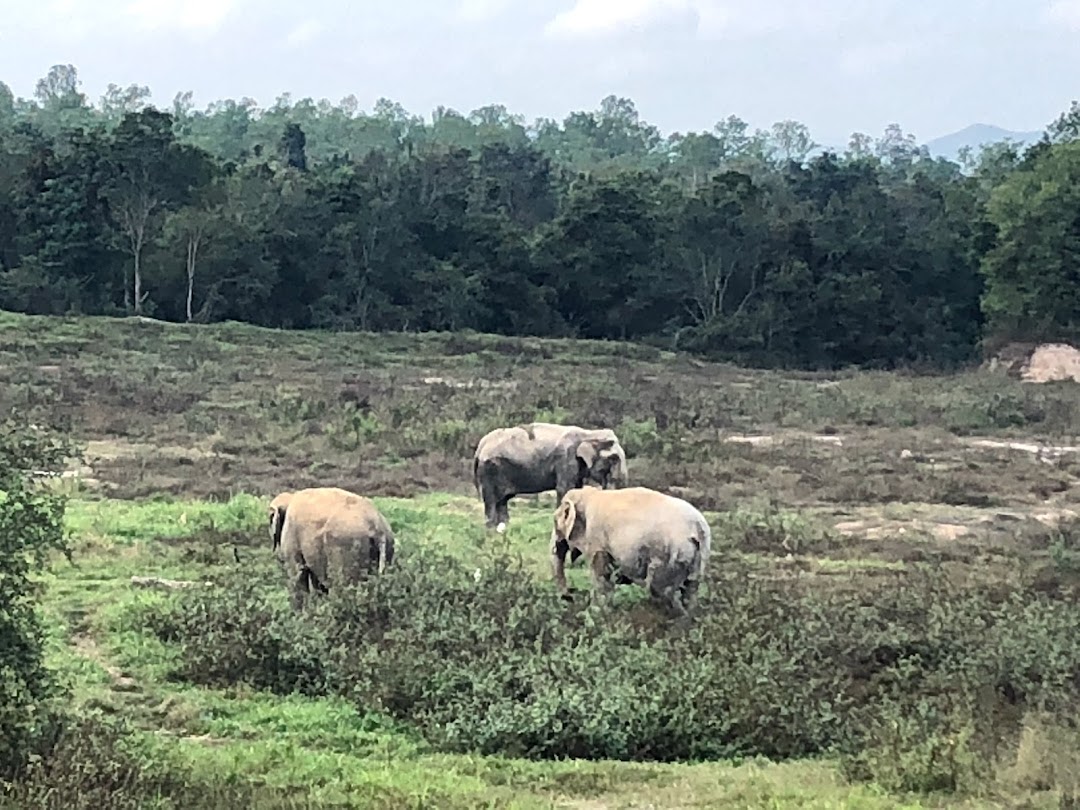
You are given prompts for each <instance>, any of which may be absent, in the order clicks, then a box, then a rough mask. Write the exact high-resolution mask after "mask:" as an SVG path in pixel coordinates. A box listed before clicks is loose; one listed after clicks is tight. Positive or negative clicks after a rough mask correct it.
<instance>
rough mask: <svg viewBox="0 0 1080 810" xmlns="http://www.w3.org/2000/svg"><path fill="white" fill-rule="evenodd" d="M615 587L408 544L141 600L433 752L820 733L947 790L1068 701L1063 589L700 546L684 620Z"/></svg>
mask: <svg viewBox="0 0 1080 810" xmlns="http://www.w3.org/2000/svg"><path fill="white" fill-rule="evenodd" d="M770 542H771V541H770ZM620 590H622V591H623V592H620V593H617V594H616V598H615V600H614V603H613V604H609V605H590V604H588V600H587V599H585V598H584V595H583V594H581V593H578V594H577V599H576V600H575V602H574V603H572V604H567V603H565V602H563V601H562V600H560V599H559V598H558V597H557V595H556V594H555V592H554V590H553V589H552V588H551V587H550V584H549V583H546V582H544V581H542V580H537V579H536V578H535V577H533V576H532V575H531V574H529V573H528V572H526V571H524V570H523V569H522V567H521V565H520V564H519V563H518V562H515V561H514V560H512V559H508V558H495V559H493V560H491V561H489V562H486V563H483V564H482V565H481V567H480V568H479V569H473V568H471V567H467V566H465V565H463V564H462V563H459V562H456V561H455V560H454V559H452V558H449V557H444V556H440V555H438V554H435V553H430V552H419V553H417V554H415V555H412V556H410V557H409V558H407V559H402V561H401V563H400V565H397V566H395V568H394V569H392V570H391V571H390V572H389V573H388V574H387V575H386V576H384V577H382V578H373V579H371V580H369V581H367V582H365V583H362V584H360V585H358V586H356V587H355V588H352V589H339V590H338V591H336V592H334V593H332V594H331V595H330V596H329V597H327V598H325V599H323V600H321V602H320V603H318V604H317V605H315V606H314V607H312V608H311V609H310V610H309V611H308V612H306V613H305V614H303V615H294V614H292V613H291V612H289V611H288V608H287V607H286V606H285V600H284V598H281V599H278V600H273V601H268V600H263V599H261V598H255V597H251V596H247V595H244V593H243V589H242V588H241V587H239V586H238V587H236V588H235V589H233V588H232V587H231V586H228V587H225V588H223V589H221V590H219V591H216V592H205V593H203V592H188V593H184V594H178V595H176V596H175V597H173V600H172V601H171V602H169V603H165V604H166V605H167V607H165V608H162V607H160V606H158V607H147V608H143V609H144V610H156V611H158V612H159V613H158V615H157V616H148V617H146V619H147V621H149V623H150V625H151V626H152V627H153V629H154V631H155V632H156V633H157V634H158V635H159V637H160V638H162V639H164V640H166V641H170V642H175V643H178V644H180V645H181V648H182V655H181V656H178V660H180V661H181V662H182V663H181V664H180V666H181V670H180V671H179V672H178V673H177V674H178V676H180V677H182V678H184V679H186V680H188V681H190V682H193V683H197V684H205V685H226V684H233V683H236V682H237V681H246V682H248V683H250V684H252V685H254V686H257V687H261V688H266V689H270V690H272V691H275V692H278V693H288V692H290V691H294V690H297V691H302V692H305V693H319V694H336V695H342V696H345V697H347V698H348V699H350V700H351V701H353V702H354V703H355V704H356V705H357V706H358V707H359V708H360V709H361V710H362V711H365V712H378V713H382V714H384V715H388V716H390V717H392V718H394V719H395V720H397V721H399V722H402V723H405V724H407V725H410V726H411V727H413V728H415V729H416V730H417V731H418V732H419V733H420V734H422V735H423V736H424V738H425V739H426V740H427V741H428V742H429V743H430V744H431V745H433V746H434V747H436V748H438V749H440V750H444V751H450V752H478V753H499V754H504V755H513V756H522V757H529V758H559V757H579V758H588V759H604V758H607V759H612V758H613V759H624V760H684V759H691V760H693V759H715V758H728V757H743V756H754V755H764V756H766V757H770V758H776V759H782V758H789V757H801V756H808V755H814V754H819V753H824V752H831V753H839V754H844V755H846V756H847V757H848V758H847V759H846V760H845V762H846V766H847V768H848V770H849V772H850V773H852V774H862V775H868V776H869V777H872V778H874V779H877V780H878V781H882V782H883V783H887V784H890V785H892V786H894V787H896V788H898V789H907V788H916V789H923V788H925V789H938V788H955V787H962V786H964V785H968V784H973V783H976V782H977V779H978V777H979V774H980V773H981V771H980V770H979V768H980V767H982V765H985V763H988V762H991V761H993V759H994V757H996V756H998V755H999V753H1000V752H999V751H998V748H997V747H995V746H998V744H999V743H1002V741H1005V742H1008V740H1010V739H1012V738H1011V737H1010V735H1015V734H1017V733H1018V729H1019V725H1020V723H1021V721H1022V717H1023V715H1024V712H1026V711H1028V710H1035V709H1038V710H1039V711H1042V712H1053V713H1054V714H1055V715H1056V716H1061V717H1067V716H1068V713H1069V712H1070V711H1075V710H1076V708H1077V707H1080V680H1078V679H1077V673H1078V672H1080V636H1077V634H1076V633H1075V630H1074V628H1075V627H1076V626H1080V605H1077V604H1075V603H1070V602H1067V601H1056V600H1054V599H1051V598H1049V597H1047V596H1046V595H1044V594H1038V593H1035V592H1026V591H1019V592H1016V593H1013V594H1011V595H1008V596H1006V597H1004V598H1003V597H1001V596H999V595H996V594H995V593H992V592H981V591H976V590H962V591H957V590H956V589H955V588H954V587H953V586H952V585H951V584H950V583H949V582H947V581H945V580H943V579H941V578H940V577H939V576H938V575H934V576H931V575H929V574H924V575H919V576H912V575H906V578H904V579H900V580H897V581H891V582H889V583H888V584H882V585H879V586H877V587H873V586H870V587H868V588H865V589H862V590H860V591H859V592H858V593H856V594H851V593H841V592H839V591H835V592H818V593H815V592H812V591H809V590H808V589H806V588H805V587H803V586H801V585H799V584H798V583H797V582H796V581H784V580H777V581H770V580H767V579H762V578H754V577H751V576H749V571H748V570H746V569H744V568H741V567H740V566H739V565H738V564H736V563H735V562H734V561H732V560H727V559H725V560H723V561H721V560H720V559H719V555H717V557H716V558H714V570H713V571H712V579H711V583H710V586H709V587H708V588H707V589H706V590H705V591H703V593H702V599H701V601H700V603H699V609H698V614H697V617H696V619H695V620H694V621H693V622H692V623H689V624H686V623H680V622H670V621H668V620H666V619H663V618H661V614H660V613H658V612H657V611H656V610H654V609H653V608H652V607H651V606H647V605H643V604H642V603H641V601H640V600H637V599H624V598H623V593H624V592H625V590H624V589H620ZM627 595H629V594H627ZM973 740H977V741H978V743H979V744H978V745H976V744H975V742H973ZM988 741H993V743H994V744H993V745H990V744H989V742H988ZM900 762H903V763H904V765H903V767H902V768H901V767H899V766H898V763H900ZM890 769H891V770H890Z"/></svg>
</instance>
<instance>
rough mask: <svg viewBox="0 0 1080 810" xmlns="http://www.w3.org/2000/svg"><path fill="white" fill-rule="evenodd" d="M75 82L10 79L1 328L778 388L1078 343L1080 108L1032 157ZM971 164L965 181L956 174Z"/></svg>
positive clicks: (0, 219) (0, 121)
mask: <svg viewBox="0 0 1080 810" xmlns="http://www.w3.org/2000/svg"><path fill="white" fill-rule="evenodd" d="M80 87H81V84H80V80H79V77H78V72H77V70H76V68H75V67H74V66H72V65H57V66H54V67H53V68H51V69H50V70H49V72H48V74H47V75H46V76H45V77H43V78H42V79H41V80H40V81H39V82H38V84H37V88H36V91H35V93H34V97H33V98H32V99H23V98H16V97H15V96H14V94H13V93H12V92H11V90H10V89H9V88H8V87H7V86H6V85H4V84H3V83H0V308H2V309H6V310H12V311H17V312H23V313H28V314H91V315H92V314H105V315H124V314H135V315H145V316H150V317H154V318H158V319H163V320H167V321H177V322H184V321H189V322H199V323H208V322H217V321H225V320H235V321H242V322H246V323H250V324H255V325H261V326H268V327H280V328H288V329H310V328H318V329H330V330H363V331H374V332H387V331H398V332H402V331H407V332H417V331H462V330H475V331H478V332H488V333H497V334H503V335H520V336H546V337H580V338H599V339H612V340H634V341H639V342H645V343H652V344H654V345H656V346H658V347H662V348H665V349H677V350H686V351H691V352H696V353H699V354H701V355H704V356H707V357H711V358H715V359H726V360H736V361H738V362H742V363H749V364H755V365H762V366H781V367H790V368H808V369H828V368H837V367H843V366H852V365H854V366H862V367H869V368H900V367H904V368H913V367H916V368H917V367H924V368H935V369H948V368H954V367H957V366H962V365H964V364H966V363H970V362H972V361H973V360H975V359H977V358H978V356H979V354H980V352H981V351H985V349H986V346H987V345H988V344H990V343H993V342H994V341H1001V340H1013V339H1062V340H1067V339H1070V338H1074V337H1077V336H1078V332H1080V324H1078V323H1077V313H1080V285H1077V284H1076V283H1075V281H1076V279H1077V278H1078V274H1080V220H1078V219H1077V213H1076V212H1077V211H1078V210H1080V182H1078V180H1080V107H1078V105H1077V104H1076V103H1075V102H1074V103H1073V105H1072V106H1071V108H1070V109H1068V110H1066V111H1064V112H1063V113H1062V114H1061V116H1060V117H1059V118H1058V119H1057V120H1055V121H1053V122H1050V123H1049V124H1048V126H1047V129H1046V132H1045V134H1044V136H1043V138H1042V140H1041V141H1040V142H1038V143H1036V144H1035V145H1033V146H1031V147H1030V148H1027V149H1025V150H1019V149H1018V148H1017V147H1015V146H1014V145H1012V144H1010V143H1008V142H1003V143H999V144H993V145H987V146H985V147H983V149H982V150H981V152H980V153H979V154H971V153H966V154H964V155H963V156H962V158H961V163H960V164H958V163H953V162H950V161H946V160H944V159H940V158H938V159H932V158H931V157H930V156H929V154H928V152H927V150H926V149H925V147H922V146H920V145H919V144H918V143H917V142H916V139H915V138H914V137H913V136H912V135H910V134H906V133H905V132H904V131H903V130H902V128H901V127H899V126H898V125H893V126H890V127H889V128H887V130H886V131H885V132H884V133H883V134H882V135H881V136H880V137H871V136H868V135H866V134H863V133H855V134H853V135H852V137H851V140H850V144H849V146H848V148H847V149H846V150H845V151H844V152H843V153H842V154H837V153H835V152H831V151H826V150H822V149H821V148H820V147H819V146H818V145H817V144H816V143H815V142H814V140H813V138H812V136H811V133H810V132H809V131H808V129H807V128H806V127H805V126H804V125H802V124H800V123H798V122H796V121H781V122H778V123H776V124H774V125H773V126H772V127H771V128H769V129H767V130H755V129H751V128H750V126H749V125H748V124H747V123H746V122H745V121H743V120H741V119H740V118H738V117H737V116H734V115H729V116H727V117H725V118H722V119H721V120H720V121H719V122H718V123H717V124H716V126H715V127H714V128H713V129H712V130H711V131H705V132H689V133H678V132H676V133H671V134H668V135H664V134H662V133H661V132H660V131H659V130H658V129H657V128H656V127H654V126H652V125H650V124H649V123H647V122H646V121H644V120H642V118H641V117H640V116H639V114H638V111H637V109H636V107H635V105H634V103H633V101H631V100H630V99H627V98H620V97H616V96H609V97H607V98H605V99H603V100H602V101H601V103H600V105H599V107H598V109H596V110H593V111H574V112H571V113H570V114H569V115H567V116H566V118H565V119H564V120H563V121H561V122H559V121H554V120H537V121H535V122H533V123H531V124H528V123H526V122H525V121H524V119H523V118H522V117H521V116H518V115H515V114H513V113H512V112H511V111H509V110H507V109H506V108H505V107H503V106H501V105H491V106H487V107H482V108H480V109H477V110H474V111H472V112H470V113H468V114H463V113H460V112H457V111H455V110H452V109H446V108H443V107H440V108H438V109H436V110H435V111H434V112H433V113H432V115H431V116H430V121H429V120H427V119H425V118H423V117H420V116H417V115H414V114H412V113H410V112H408V111H406V110H405V109H403V108H402V106H401V105H399V104H396V103H394V102H392V101H390V100H387V99H379V100H378V102H377V103H376V104H375V105H374V108H373V110H372V111H370V112H366V111H363V110H361V109H360V105H359V102H358V101H357V100H356V98H354V97H348V98H345V99H343V100H342V101H341V102H339V103H337V104H333V103H331V102H329V101H326V100H323V101H318V102H315V101H313V100H312V99H307V98H305V99H300V100H293V99H292V98H291V97H290V96H289V95H287V94H285V95H282V96H281V97H280V98H278V99H277V100H276V101H275V103H274V104H273V105H272V106H269V107H268V108H265V109H263V108H260V107H259V106H258V105H257V104H256V102H255V101H253V100H251V99H247V98H244V99H241V100H240V101H235V100H225V101H219V102H215V103H212V104H210V105H209V106H207V107H206V108H205V109H204V110H198V109H196V108H195V106H194V104H193V101H192V95H191V93H180V94H177V96H176V97H175V99H174V101H173V103H172V105H171V108H169V109H159V108H157V107H154V106H152V105H151V104H150V103H149V98H150V90H149V89H148V88H146V87H141V86H136V85H133V86H130V87H127V88H122V87H119V86H116V85H110V86H109V88H108V90H107V92H106V93H105V94H104V95H103V96H102V97H101V98H100V99H99V100H98V101H97V102H96V103H95V102H92V101H91V100H90V99H88V97H87V96H86V94H85V93H83V92H82V91H81V89H80ZM961 164H962V165H961Z"/></svg>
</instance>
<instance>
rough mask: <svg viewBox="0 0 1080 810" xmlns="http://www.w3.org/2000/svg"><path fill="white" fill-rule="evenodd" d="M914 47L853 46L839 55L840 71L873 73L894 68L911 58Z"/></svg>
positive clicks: (905, 44)
mask: <svg viewBox="0 0 1080 810" xmlns="http://www.w3.org/2000/svg"><path fill="white" fill-rule="evenodd" d="M915 48H916V46H915V45H914V43H911V42H879V43H868V44H860V45H853V46H851V47H850V48H846V49H844V51H843V52H841V54H840V59H839V63H840V69H841V70H843V71H844V72H845V73H852V74H863V73H874V72H876V71H878V70H882V69H884V68H890V67H894V66H895V65H899V64H902V63H903V62H906V61H907V60H908V59H910V58H911V56H912V55H913V53H914V52H915Z"/></svg>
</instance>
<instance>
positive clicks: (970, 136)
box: [926, 124, 1042, 160]
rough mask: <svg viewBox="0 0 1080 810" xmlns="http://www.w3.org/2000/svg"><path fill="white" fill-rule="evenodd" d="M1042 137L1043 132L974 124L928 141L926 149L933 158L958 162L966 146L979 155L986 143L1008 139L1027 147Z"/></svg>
mask: <svg viewBox="0 0 1080 810" xmlns="http://www.w3.org/2000/svg"><path fill="white" fill-rule="evenodd" d="M1041 137H1042V131H1041V130H1040V131H1037V132H1014V131H1012V130H1009V129H1002V128H1001V127H996V126H993V125H992V124H972V125H971V126H969V127H964V128H963V129H961V130H960V131H959V132H953V133H951V134H949V135H942V136H941V137H940V138H934V139H933V140H932V141H927V143H926V148H927V149H929V150H930V154H931V155H932V156H933V157H943V158H947V159H949V160H956V159H957V155H958V153H959V152H960V149H961V148H963V147H965V146H970V147H971V148H972V150H973V151H974V152H975V154H978V152H979V147H980V146H981V145H982V144H985V143H996V142H997V141H1003V140H1005V139H1006V138H1008V139H1010V140H1012V141H1019V142H1020V143H1021V144H1023V145H1025V146H1026V145H1028V144H1031V143H1034V142H1035V141H1037V140H1039V138H1041Z"/></svg>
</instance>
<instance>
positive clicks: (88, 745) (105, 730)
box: [0, 716, 314, 810]
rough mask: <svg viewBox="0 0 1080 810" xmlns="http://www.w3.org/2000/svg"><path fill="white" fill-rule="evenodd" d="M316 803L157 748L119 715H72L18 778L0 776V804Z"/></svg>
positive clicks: (0, 809) (160, 807)
mask: <svg viewBox="0 0 1080 810" xmlns="http://www.w3.org/2000/svg"><path fill="white" fill-rule="evenodd" d="M312 806H314V805H313V804H311V803H310V802H307V801H306V800H304V799H302V798H301V797H297V796H296V795H295V794H293V793H291V792H290V791H286V790H283V789H273V788H269V787H261V786H256V785H254V784H252V783H250V782H240V781H237V780H235V779H227V778H224V777H222V776H218V775H216V774H214V773H213V772H212V771H209V772H207V771H204V770H199V771H197V770H196V769H194V768H193V767H191V766H189V765H186V764H181V763H179V762H172V761H170V760H169V759H167V758H164V757H162V756H160V755H156V752H155V751H153V750H152V748H151V747H150V745H149V744H148V742H147V741H146V738H145V737H139V736H138V735H135V734H134V733H133V732H132V730H131V729H130V728H128V727H127V726H125V725H124V724H123V723H122V722H120V721H116V720H106V719H103V718H99V717H95V716H87V717H72V718H68V719H67V720H66V721H65V723H64V726H63V728H62V730H60V732H59V734H58V735H57V737H56V738H55V740H54V741H53V742H52V744H51V745H50V747H49V749H48V750H47V751H46V752H44V753H43V755H42V756H39V757H35V758H34V760H33V761H32V762H31V763H30V765H29V766H28V767H27V768H26V769H25V770H24V771H23V773H22V774H21V775H20V777H19V778H18V779H17V780H15V781H13V782H7V783H3V782H0V810H24V809H25V808H28V807H43V808H64V810H100V808H108V810H147V808H153V809H154V810H187V808H196V807H197V808H205V810H219V809H220V810H226V809H227V808H236V807H259V808H266V810H278V809H279V808H280V810H286V808H289V809H290V810H293V809H295V810H300V808H307V807H312Z"/></svg>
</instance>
